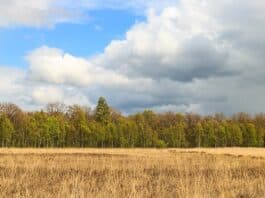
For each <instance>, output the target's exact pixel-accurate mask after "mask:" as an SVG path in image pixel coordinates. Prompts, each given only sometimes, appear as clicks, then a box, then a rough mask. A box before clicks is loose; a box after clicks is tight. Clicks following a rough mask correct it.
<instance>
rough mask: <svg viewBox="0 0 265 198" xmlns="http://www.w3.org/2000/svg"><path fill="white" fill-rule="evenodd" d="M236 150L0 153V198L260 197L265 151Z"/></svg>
mask: <svg viewBox="0 0 265 198" xmlns="http://www.w3.org/2000/svg"><path fill="white" fill-rule="evenodd" d="M237 150H238V152H237V153H232V154H229V153H228V151H225V152H224V153H222V152H220V151H218V154H214V153H213V151H212V150H209V152H208V151H207V149H204V150H203V151H200V150H181V149H176V150H175V149H170V150H169V149H163V150H156V149H131V150H130V149H41V150H37V149H21V150H20V149H2V150H0V197H45V198H46V197H104V198H105V197H264V196H265V158H264V157H265V153H264V152H265V150H262V149H261V150H260V152H261V153H264V157H263V156H256V155H255V150H253V151H252V149H245V150H243V151H241V150H240V149H237ZM246 151H248V152H246ZM262 151H263V152H262ZM244 153H247V155H244ZM251 153H253V156H252V155H251Z"/></svg>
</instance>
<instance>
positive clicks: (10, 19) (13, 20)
mask: <svg viewBox="0 0 265 198" xmlns="http://www.w3.org/2000/svg"><path fill="white" fill-rule="evenodd" d="M66 5H67V3H66V4H65V3H63V1H62V0H1V1H0V27H1V26H2V27H8V26H30V27H43V26H44V27H52V26H53V25H55V24H57V23H62V22H74V21H79V20H80V19H81V18H82V17H81V15H82V14H81V12H79V11H77V10H78V9H74V8H71V7H69V6H66Z"/></svg>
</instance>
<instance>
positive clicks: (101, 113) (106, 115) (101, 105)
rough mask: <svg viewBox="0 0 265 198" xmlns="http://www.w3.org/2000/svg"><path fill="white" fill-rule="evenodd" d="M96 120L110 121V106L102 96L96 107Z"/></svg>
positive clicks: (101, 121)
mask: <svg viewBox="0 0 265 198" xmlns="http://www.w3.org/2000/svg"><path fill="white" fill-rule="evenodd" d="M95 117H96V121H97V122H100V123H104V124H107V123H108V122H109V121H110V108H109V106H108V104H107V101H106V99H105V98H103V97H100V98H99V100H98V104H97V107H96V114H95Z"/></svg>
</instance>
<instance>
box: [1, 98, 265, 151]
mask: <svg viewBox="0 0 265 198" xmlns="http://www.w3.org/2000/svg"><path fill="white" fill-rule="evenodd" d="M0 146H1V147H113V148H114V147H116V148H118V147H128V148H132V147H157V148H165V147H232V146H244V147H250V146H251V147H264V146H265V114H258V115H255V116H251V115H249V114H246V113H237V114H235V115H233V116H230V117H226V116H224V115H223V114H221V113H219V114H215V115H213V116H200V115H198V114H193V113H188V114H180V113H173V112H167V113H161V114H156V113H154V112H153V111H150V110H145V111H144V112H142V113H136V114H133V115H129V116H123V115H122V114H121V113H119V112H118V111H116V110H114V109H112V108H111V107H109V106H108V104H107V102H106V100H105V99H104V98H103V97H100V98H99V100H98V104H97V107H96V108H95V109H94V110H92V109H90V108H88V107H83V106H79V105H71V106H66V105H64V104H60V103H54V104H48V105H47V107H46V108H45V109H44V110H41V111H34V112H25V111H23V110H21V109H20V108H19V107H18V106H17V105H15V104H10V103H2V104H0Z"/></svg>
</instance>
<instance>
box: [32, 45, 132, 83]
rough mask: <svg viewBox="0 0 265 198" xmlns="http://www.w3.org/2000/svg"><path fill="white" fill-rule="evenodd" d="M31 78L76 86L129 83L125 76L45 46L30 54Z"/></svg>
mask: <svg viewBox="0 0 265 198" xmlns="http://www.w3.org/2000/svg"><path fill="white" fill-rule="evenodd" d="M27 60H28V62H29V78H30V80H35V81H45V82H48V83H56V84H71V85H76V86H88V85H106V86H109V85H115V84H120V83H125V84H126V83H129V79H128V78H127V77H125V76H122V75H119V74H116V73H115V72H113V71H111V70H107V69H104V68H101V67H97V66H96V65H93V64H92V63H90V62H89V61H87V60H86V59H84V58H79V57H74V56H72V55H70V54H67V53H64V52H63V51H62V50H60V49H56V48H49V47H46V46H43V47H41V48H38V49H36V50H34V51H33V52H31V53H30V54H28V56H27Z"/></svg>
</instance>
